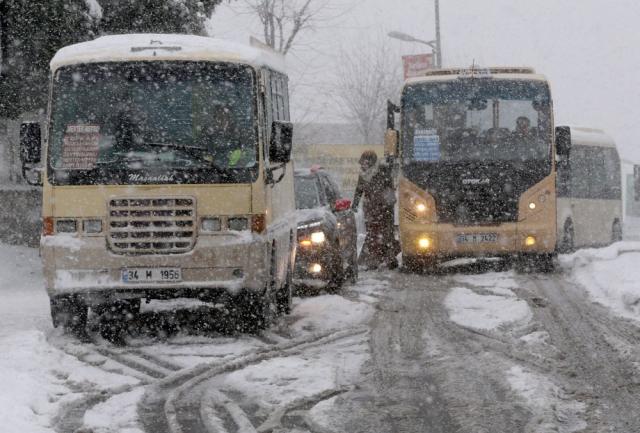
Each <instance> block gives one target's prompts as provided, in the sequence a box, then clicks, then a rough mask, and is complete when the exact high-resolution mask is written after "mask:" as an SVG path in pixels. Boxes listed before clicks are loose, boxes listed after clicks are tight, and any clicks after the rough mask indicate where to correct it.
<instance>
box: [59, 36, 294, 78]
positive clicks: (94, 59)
mask: <svg viewBox="0 0 640 433" xmlns="http://www.w3.org/2000/svg"><path fill="white" fill-rule="evenodd" d="M140 60H146V61H158V60H163V61H167V60H169V61H171V60H174V61H189V60H191V61H198V60H202V61H223V62H232V63H243V64H248V65H251V66H256V67H260V66H266V67H269V68H271V69H274V70H276V71H279V72H285V64H284V57H283V56H281V55H280V54H278V53H276V52H273V51H267V50H266V49H262V48H257V47H253V46H248V45H243V44H239V43H236V42H230V41H225V40H221V39H214V38H209V37H205V36H193V35H174V34H153V33H148V34H129V35H112V36H102V37H100V38H97V39H94V40H93V41H89V42H82V43H79V44H74V45H69V46H67V47H64V48H61V49H60V50H59V51H58V52H57V53H56V54H55V56H54V57H53V59H52V60H51V64H50V67H51V70H52V71H55V70H56V69H58V68H60V67H61V66H66V65H74V64H81V63H99V62H120V61H140Z"/></svg>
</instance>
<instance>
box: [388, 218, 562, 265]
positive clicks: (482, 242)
mask: <svg viewBox="0 0 640 433" xmlns="http://www.w3.org/2000/svg"><path fill="white" fill-rule="evenodd" d="M400 242H401V245H402V253H403V255H404V256H405V257H407V256H411V257H424V258H445V257H446V258H448V257H491V256H507V255H515V254H549V253H553V252H554V251H555V249H556V228H555V224H554V225H552V226H550V225H548V224H540V223H528V222H526V221H523V222H517V223H505V224H501V225H498V226H464V227H462V226H454V225H453V224H413V223H412V224H404V225H402V226H401V227H400Z"/></svg>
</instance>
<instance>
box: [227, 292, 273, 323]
mask: <svg viewBox="0 0 640 433" xmlns="http://www.w3.org/2000/svg"><path fill="white" fill-rule="evenodd" d="M270 298H271V296H270V293H269V290H267V293H265V294H260V293H255V292H252V291H249V290H246V291H243V292H242V293H240V294H239V295H237V296H236V297H235V298H234V299H233V301H232V302H233V305H232V307H231V311H232V315H233V319H234V321H235V323H236V327H237V329H238V330H239V331H240V332H249V333H256V332H258V331H260V330H262V329H265V328H266V327H267V326H269V324H270V323H271V318H272V317H273V307H274V306H273V303H272V302H271V299H270Z"/></svg>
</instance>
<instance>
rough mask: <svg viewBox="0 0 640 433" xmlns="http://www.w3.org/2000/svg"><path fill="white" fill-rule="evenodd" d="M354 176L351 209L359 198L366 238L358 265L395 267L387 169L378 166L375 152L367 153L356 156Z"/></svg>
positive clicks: (392, 201)
mask: <svg viewBox="0 0 640 433" xmlns="http://www.w3.org/2000/svg"><path fill="white" fill-rule="evenodd" d="M359 162H360V168H361V172H360V175H359V176H358V184H357V185H356V191H355V195H354V197H353V204H352V208H353V209H354V210H357V209H358V205H359V204H360V197H362V196H364V198H363V210H364V221H365V228H366V232H367V233H366V237H365V241H364V245H363V247H362V253H361V254H360V257H359V260H358V261H359V263H360V264H363V265H365V266H367V267H369V268H377V267H379V266H380V265H386V266H387V267H389V268H390V269H394V268H396V267H397V266H398V261H397V259H396V252H397V248H396V245H397V242H396V240H395V236H394V227H393V211H394V205H395V202H396V199H395V189H394V187H393V177H392V172H391V166H390V165H387V164H384V163H383V164H379V163H378V157H377V155H376V153H375V152H373V151H371V150H368V151H366V152H364V153H363V154H362V155H361V156H360V161H359Z"/></svg>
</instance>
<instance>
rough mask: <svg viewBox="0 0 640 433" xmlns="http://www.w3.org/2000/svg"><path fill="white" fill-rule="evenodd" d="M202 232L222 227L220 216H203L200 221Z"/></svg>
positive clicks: (216, 230)
mask: <svg viewBox="0 0 640 433" xmlns="http://www.w3.org/2000/svg"><path fill="white" fill-rule="evenodd" d="M200 227H201V228H202V231H203V232H219V231H220V230H221V229H222V223H221V222H220V218H215V217H204V218H202V222H201V223H200Z"/></svg>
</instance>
